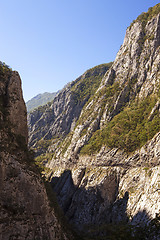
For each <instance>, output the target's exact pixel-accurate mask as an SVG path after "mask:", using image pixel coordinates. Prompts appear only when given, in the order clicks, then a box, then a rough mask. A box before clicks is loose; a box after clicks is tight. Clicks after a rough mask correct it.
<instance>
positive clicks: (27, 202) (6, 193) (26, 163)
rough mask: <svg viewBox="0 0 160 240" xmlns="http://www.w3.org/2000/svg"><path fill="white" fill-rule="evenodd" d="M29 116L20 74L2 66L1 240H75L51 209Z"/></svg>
mask: <svg viewBox="0 0 160 240" xmlns="http://www.w3.org/2000/svg"><path fill="white" fill-rule="evenodd" d="M26 116H27V115H26V107H25V104H24V101H23V97H22V90H21V80H20V77H19V74H18V73H17V72H13V71H12V70H10V69H9V68H8V66H6V65H5V64H2V63H1V64H0V142H1V148H0V239H1V240H8V239H16V240H18V239H19V240H23V239H28V240H29V239H30V240H32V239H55V240H56V239H57V240H58V239H59V240H61V239H66V240H67V239H72V235H70V238H68V236H67V234H66V233H65V231H64V230H63V229H64V226H62V225H61V223H60V221H59V219H58V218H57V215H56V214H55V211H54V209H53V208H51V206H50V202H49V200H48V197H47V193H46V189H45V186H44V183H43V181H42V179H41V178H40V175H39V173H38V171H37V168H36V167H35V166H34V164H33V157H32V156H31V154H30V153H29V151H28V149H27V142H28V134H27V132H28V130H27V119H26Z"/></svg>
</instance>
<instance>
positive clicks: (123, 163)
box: [28, 4, 160, 239]
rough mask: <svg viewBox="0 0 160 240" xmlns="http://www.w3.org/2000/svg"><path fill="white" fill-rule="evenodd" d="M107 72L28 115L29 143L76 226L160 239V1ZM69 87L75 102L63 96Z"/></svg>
mask: <svg viewBox="0 0 160 240" xmlns="http://www.w3.org/2000/svg"><path fill="white" fill-rule="evenodd" d="M95 69H96V68H95ZM89 71H90V70H89ZM86 73H87V72H86ZM103 74H104V72H103ZM103 74H101V75H100V78H99V81H100V83H99V84H98V85H96V87H94V88H93V92H92V94H90V95H87V96H88V97H85V98H84V97H83V92H84V91H81V88H77V86H81V85H82V86H83V88H82V89H88V85H87V84H86V82H85V77H84V78H83V76H85V75H82V77H80V79H78V80H76V81H75V82H73V83H71V84H70V85H69V86H68V87H66V88H65V89H63V91H62V92H61V93H60V94H59V95H58V96H57V97H56V98H55V100H54V101H53V102H52V104H51V106H45V109H43V112H42V111H41V110H40V109H39V110H38V111H36V112H33V113H31V114H30V115H29V119H28V122H29V132H30V138H29V144H30V146H32V147H33V148H35V149H36V151H37V155H40V156H39V157H37V158H36V161H37V164H39V165H40V166H41V167H42V168H43V173H44V174H45V175H46V177H47V178H48V179H49V181H50V182H51V185H52V187H53V189H54V191H55V192H56V194H57V197H58V200H59V203H60V205H61V207H62V209H63V211H64V213H65V214H66V216H67V217H68V219H69V221H70V222H71V223H72V224H74V226H75V227H76V229H78V231H82V232H87V231H88V234H90V235H92V239H93V238H94V237H95V239H98V237H97V236H99V239H101V238H100V237H102V236H101V235H103V234H104V235H106V239H117V236H119V237H121V238H120V239H135V236H136V234H137V239H159V238H160V228H159V227H160V223H159V221H160V216H159V214H160V200H159V194H160V138H159V136H160V4H157V5H156V6H154V7H153V8H150V9H149V10H148V12H147V13H143V14H142V15H140V16H139V17H138V18H137V19H136V20H135V21H133V23H132V24H131V26H130V27H128V29H127V31H126V35H125V39H124V42H123V45H122V46H121V48H120V50H119V52H118V54H117V56H116V59H115V61H114V63H113V64H112V66H110V68H109V69H107V71H106V72H105V74H104V76H103ZM79 83H80V84H79ZM76 84H77V85H76ZM89 86H90V85H89ZM93 86H94V85H93ZM90 87H91V86H90ZM76 89H77V90H78V92H77V91H76ZM89 89H90V88H89ZM72 90H74V91H73V93H74V95H75V92H76V98H74V99H76V101H74V104H71V101H68V98H66V96H68V95H67V93H69V96H71V94H70V93H72ZM77 95H78V97H77ZM64 96H65V97H64ZM85 96H86V95H85ZM56 99H57V100H56ZM69 99H71V97H70V98H69ZM84 99H85V101H84ZM61 102H62V105H63V107H61V108H60V103H61ZM53 109H54V111H53ZM59 109H61V111H60V112H59ZM57 110H58V114H57V115H55V113H56V111H57ZM76 111H78V114H75V113H77V112H76ZM53 122H54V124H53ZM48 126H49V131H48ZM58 137H59V138H60V139H59V141H58ZM120 223H121V224H120ZM126 224H128V225H126ZM145 224H146V225H145ZM120 226H121V228H120ZM126 226H128V227H126ZM129 226H130V227H129ZM133 226H136V227H137V229H136V230H134V238H133V231H132V227H133ZM139 227H140V228H139ZM139 230H140V231H139ZM130 231H131V232H132V233H130ZM117 234H118V235H117ZM121 234H122V235H121ZM124 234H125V237H124ZM127 234H128V235H127ZM111 236H112V238H111ZM122 236H123V237H122Z"/></svg>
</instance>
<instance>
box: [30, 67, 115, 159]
mask: <svg viewBox="0 0 160 240" xmlns="http://www.w3.org/2000/svg"><path fill="white" fill-rule="evenodd" d="M110 66H111V63H110V64H103V65H100V66H97V67H95V68H93V69H90V70H88V71H86V72H85V73H84V74H83V75H82V76H80V77H79V78H78V79H76V80H75V81H74V82H72V83H70V84H68V85H67V86H66V87H65V88H64V89H63V90H62V91H60V93H59V94H58V95H57V96H56V97H55V98H54V100H53V101H52V102H50V103H49V104H47V105H45V106H43V107H40V108H38V109H36V110H34V111H33V112H31V113H30V114H28V126H29V146H30V147H32V148H34V150H36V151H37V152H38V153H37V154H38V155H39V153H42V152H43V151H44V150H45V146H44V145H47V146H48V145H51V141H49V140H50V139H52V144H53V145H52V148H56V147H57V144H59V143H60V140H61V139H62V138H64V137H65V136H66V135H67V134H68V133H69V132H70V131H72V130H73V129H74V127H75V124H76V122H77V120H78V118H79V115H80V113H81V111H82V108H83V107H84V105H85V103H86V102H87V101H88V99H89V97H90V96H91V95H93V93H94V91H95V89H97V88H98V86H99V84H100V80H101V78H102V77H103V76H104V73H105V72H106V71H107V70H108V69H109V67H110ZM39 140H43V141H40V142H38V141H39ZM41 142H42V143H41ZM43 143H44V144H43ZM48 143H49V144H48ZM41 145H42V146H41Z"/></svg>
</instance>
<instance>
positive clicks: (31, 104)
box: [26, 92, 57, 112]
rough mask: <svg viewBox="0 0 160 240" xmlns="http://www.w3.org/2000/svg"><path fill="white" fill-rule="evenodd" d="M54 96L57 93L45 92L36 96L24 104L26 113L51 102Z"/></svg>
mask: <svg viewBox="0 0 160 240" xmlns="http://www.w3.org/2000/svg"><path fill="white" fill-rule="evenodd" d="M56 94H57V92H54V93H48V92H45V93H43V94H38V95H37V96H35V97H34V98H32V99H31V100H29V101H28V102H26V107H27V112H31V111H33V110H34V109H35V108H38V107H39V106H44V105H45V104H47V103H48V102H50V101H52V100H53V99H54V98H55V96H56Z"/></svg>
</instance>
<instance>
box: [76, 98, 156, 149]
mask: <svg viewBox="0 0 160 240" xmlns="http://www.w3.org/2000/svg"><path fill="white" fill-rule="evenodd" d="M156 102H157V97H156V96H149V97H147V98H146V99H145V100H143V101H140V102H139V101H137V102H136V103H135V102H133V103H132V104H130V105H129V106H126V107H125V108H124V109H123V111H121V112H120V113H119V114H118V115H116V116H115V117H114V118H113V119H112V121H111V122H109V123H108V124H107V125H106V127H104V128H103V129H101V130H97V131H96V132H95V133H94V134H93V136H92V137H91V139H90V140H89V142H88V144H87V145H85V146H84V147H83V148H82V149H81V154H93V153H95V152H98V151H99V150H100V148H101V146H102V145H107V146H108V147H110V148H114V147H116V148H120V149H124V150H125V151H126V152H132V151H134V150H136V149H137V148H139V147H141V146H142V145H143V144H145V143H146V142H147V141H148V140H149V139H151V138H152V137H153V136H154V135H155V134H156V133H157V132H158V131H160V118H159V111H158V110H156V111H155V113H154V116H153V119H152V121H150V120H149V115H150V113H151V110H152V108H153V107H154V106H155V104H156Z"/></svg>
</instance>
